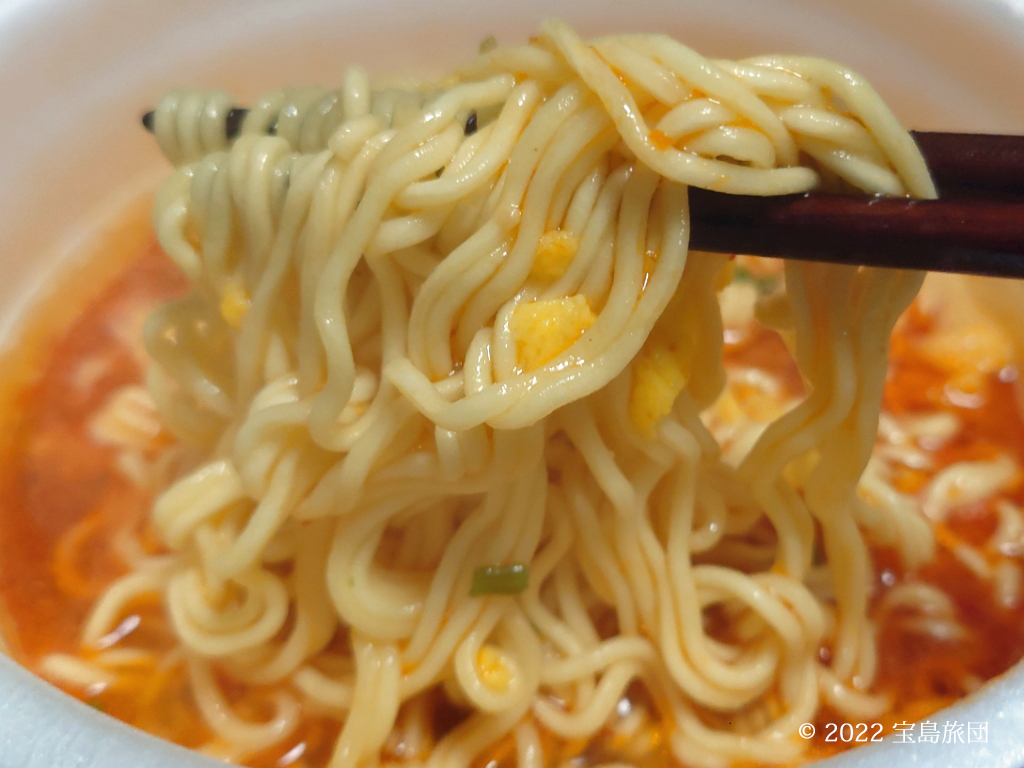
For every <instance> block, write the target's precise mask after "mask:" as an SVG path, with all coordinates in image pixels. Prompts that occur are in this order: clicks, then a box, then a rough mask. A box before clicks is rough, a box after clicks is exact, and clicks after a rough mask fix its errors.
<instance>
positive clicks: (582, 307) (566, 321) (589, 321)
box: [509, 295, 597, 371]
mask: <svg viewBox="0 0 1024 768" xmlns="http://www.w3.org/2000/svg"><path fill="white" fill-rule="evenodd" d="M596 319H597V316H596V315H595V314H594V312H593V310H591V309H590V304H588V303H587V299H586V297H585V296H581V295H576V296H569V297H567V298H563V299H546V300H544V301H531V302H527V303H525V304H521V305H519V306H518V307H516V309H515V311H514V312H513V313H512V318H511V321H510V323H509V329H510V330H511V332H512V338H513V339H514V340H515V343H516V359H517V360H518V362H519V364H520V365H521V366H522V368H523V370H524V371H532V370H534V369H536V368H540V367H541V366H542V365H544V364H545V363H547V362H549V361H551V360H554V359H555V358H556V357H558V356H559V355H560V354H562V353H563V352H564V351H565V350H567V349H568V348H569V347H570V346H572V344H573V342H575V341H576V340H577V339H578V338H579V337H580V336H582V335H583V333H584V332H585V331H586V330H587V328H589V327H590V326H591V325H593V324H594V321H595V320H596Z"/></svg>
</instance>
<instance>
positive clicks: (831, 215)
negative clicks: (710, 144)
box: [690, 188, 1024, 277]
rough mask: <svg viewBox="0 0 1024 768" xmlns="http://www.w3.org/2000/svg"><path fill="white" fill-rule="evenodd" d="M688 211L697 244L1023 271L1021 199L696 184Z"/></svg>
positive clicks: (936, 267)
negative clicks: (766, 191)
mask: <svg viewBox="0 0 1024 768" xmlns="http://www.w3.org/2000/svg"><path fill="white" fill-rule="evenodd" d="M690 218H691V221H692V222H693V225H692V226H693V232H692V234H691V236H690V246H691V247H692V248H695V249H697V250H705V251H717V252H719V253H749V254H756V255H758V256H779V257H783V258H789V259H803V260H808V261H827V262H833V263H840V264H859V265H865V266H875V267H895V268H900V269H924V270H931V271H933V272H959V273H963V274H973V275H990V276H994V277H1024V203H1007V202H1001V201H993V200H974V199H951V200H912V199H906V198H891V197H890V198H883V197H876V198H862V197H853V196H847V195H830V194H821V193H813V194H806V195H787V196H783V197H745V196H740V195H723V194H720V193H717V192H708V191H707V190H703V189H693V188H691V189H690Z"/></svg>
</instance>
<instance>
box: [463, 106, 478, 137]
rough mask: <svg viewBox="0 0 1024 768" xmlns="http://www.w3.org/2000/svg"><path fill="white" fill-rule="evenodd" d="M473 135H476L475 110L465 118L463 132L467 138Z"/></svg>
mask: <svg viewBox="0 0 1024 768" xmlns="http://www.w3.org/2000/svg"><path fill="white" fill-rule="evenodd" d="M474 133H476V110H475V109H474V110H473V111H472V112H470V113H469V117H467V118H466V130H465V134H466V135H467V136H472V135H473V134H474Z"/></svg>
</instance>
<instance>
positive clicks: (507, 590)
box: [469, 563, 530, 597]
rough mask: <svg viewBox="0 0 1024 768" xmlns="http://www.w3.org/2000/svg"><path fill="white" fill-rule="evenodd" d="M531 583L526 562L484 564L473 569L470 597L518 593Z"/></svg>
mask: <svg viewBox="0 0 1024 768" xmlns="http://www.w3.org/2000/svg"><path fill="white" fill-rule="evenodd" d="M529 584H530V568H529V566H527V565H525V564H524V563H513V564H512V565H482V566H480V567H479V568H476V569H474V570H473V586H472V587H470V589H469V596H470V597H483V596H485V595H518V594H519V593H520V592H523V591H525V590H526V588H527V587H528V586H529Z"/></svg>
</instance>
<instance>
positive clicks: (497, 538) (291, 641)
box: [84, 22, 934, 768]
mask: <svg viewBox="0 0 1024 768" xmlns="http://www.w3.org/2000/svg"><path fill="white" fill-rule="evenodd" d="M232 104H233V102H232V100H231V99H230V97H229V96H228V95H226V94H223V93H216V92H215V93H191V92H189V93H186V92H181V93H176V94H172V95H171V96H169V97H167V98H166V99H165V100H164V101H163V102H161V103H160V105H159V107H158V109H157V111H156V115H155V126H154V127H155V132H156V135H157V139H158V140H159V143H160V146H161V147H162V148H163V150H164V152H165V154H166V155H167V157H168V158H169V159H170V160H171V162H172V163H174V165H175V166H176V170H175V172H174V174H173V176H172V177H171V178H170V179H169V180H168V181H167V182H166V183H165V184H164V186H163V187H162V190H161V192H160V193H159V196H158V201H157V205H156V212H155V224H156V229H157V234H158V237H159V240H160V243H161V244H162V246H163V248H164V249H165V250H166V252H167V254H168V255H169V256H170V257H171V258H172V259H173V260H174V262H175V263H176V264H177V265H178V266H179V267H180V269H181V270H182V272H184V274H185V275H186V276H187V278H188V279H189V281H190V283H191V291H190V294H189V295H188V296H187V298H184V299H182V300H179V301H175V302H172V303H169V304H167V305H165V306H163V307H161V308H160V309H159V310H157V311H156V313H155V314H154V315H153V316H152V317H151V319H150V321H149V323H148V325H147V329H146V344H147V347H148V350H149V351H150V353H151V355H152V358H153V360H154V365H152V367H151V370H150V371H149V378H148V388H149V391H150V393H151V395H152V397H153V399H154V401H155V403H156V405H157V409H158V412H159V415H160V418H161V420H162V421H163V423H164V424H165V425H166V427H167V428H168V429H169V430H170V431H171V432H173V434H174V435H175V436H177V437H178V438H179V439H180V441H181V444H182V446H184V449H183V450H184V451H185V456H186V457H187V458H186V459H185V460H184V464H185V466H186V468H185V469H184V470H182V471H181V472H180V473H179V476H178V477H177V478H176V479H175V480H174V481H173V482H171V483H170V484H169V485H168V486H167V487H166V489H165V490H164V491H163V492H162V494H161V495H160V496H159V497H158V499H157V501H156V503H155V505H154V507H153V509H152V519H151V522H152V526H153V529H154V530H155V531H156V533H157V534H158V536H159V537H160V539H161V540H162V542H163V545H164V546H165V547H166V550H167V553H165V554H161V555H159V556H153V557H149V558H146V559H143V560H141V561H140V562H139V564H138V566H137V569H136V570H135V571H134V572H133V573H131V574H129V575H128V576H126V577H124V578H122V579H120V580H119V581H117V582H115V583H114V584H113V586H111V587H110V588H109V589H108V590H107V591H106V592H105V593H104V595H103V596H102V597H101V599H100V600H99V601H98V603H97V605H96V607H95V609H94V611H93V613H92V615H91V617H90V619H89V620H88V622H87V625H86V628H85V631H84V633H85V642H86V643H89V642H94V641H96V640H97V639H98V638H101V637H102V636H104V635H105V634H106V633H108V632H110V631H111V630H112V629H113V628H114V627H115V626H116V625H117V623H118V621H119V620H120V618H121V617H123V616H124V615H125V611H126V610H127V606H128V605H129V604H130V603H131V602H132V601H133V600H135V599H137V598H139V597H140V596H141V595H143V594H144V593H149V594H156V595H159V596H161V598H162V600H163V601H164V604H165V606H166V610H167V613H168V616H169V621H170V626H171V628H172V630H173V637H174V641H175V647H173V648H170V649H169V650H168V651H167V652H168V653H174V654H179V656H180V657H183V658H184V659H185V660H186V666H187V669H188V675H189V685H190V687H191V691H192V694H193V696H194V697H195V700H196V702H197V704H198V706H199V709H200V711H201V712H202V714H203V717H204V718H205V719H206V720H207V721H208V724H209V726H210V728H211V729H212V730H213V732H214V733H215V734H216V735H217V737H218V740H219V742H218V743H219V744H220V753H221V754H222V755H224V756H227V757H230V758H233V759H238V760H244V759H246V758H247V756H251V755H253V754H255V753H257V752H259V751H260V750H265V749H267V748H269V747H272V746H273V745H275V744H281V743H284V742H285V741H286V740H287V739H288V737H289V735H290V734H292V733H294V732H295V730H296V728H299V727H301V723H302V722H303V719H304V718H305V717H306V716H307V714H308V713H310V712H312V713H316V715H317V716H318V717H328V718H330V719H332V720H333V721H334V722H337V723H338V724H339V729H340V730H339V731H338V733H339V735H338V737H337V741H336V744H335V746H334V748H333V758H332V760H331V765H332V766H334V767H335V768H340V767H341V766H363V765H374V764H379V763H381V762H384V763H401V762H412V763H423V764H427V765H431V766H442V765H443V766H468V765H484V764H485V763H492V764H495V765H513V764H518V765H520V766H541V765H558V764H562V763H564V762H565V761H567V760H569V759H570V758H572V757H574V756H577V755H580V754H583V755H585V756H586V757H587V760H588V762H589V764H594V763H601V762H607V761H611V760H617V761H637V762H642V763H644V764H647V765H651V764H652V762H651V761H652V760H655V761H658V760H661V761H669V762H673V761H675V762H679V763H682V764H684V765H687V766H720V765H728V764H730V763H732V762H735V761H743V760H757V761H763V762H769V763H771V762H786V761H792V760H795V759H798V758H799V756H800V754H801V752H802V749H803V747H801V740H800V739H799V737H798V735H797V729H798V726H799V725H800V724H801V723H803V722H804V721H813V720H814V718H815V715H816V713H817V712H818V711H819V709H820V708H821V707H823V706H827V707H830V708H831V709H832V710H833V711H836V712H838V713H839V715H840V716H841V717H845V718H847V719H849V720H851V721H865V720H871V719H873V718H876V717H878V716H879V715H880V714H881V713H883V712H884V711H886V707H887V705H888V702H887V700H886V698H885V697H884V696H879V695H875V694H872V693H871V688H872V685H873V682H874V677H875V668H876V638H875V631H874V628H873V625H872V622H871V621H870V620H869V618H868V615H867V605H868V596H869V589H870V584H871V579H872V577H873V576H872V566H871V560H870V558H869V551H868V542H869V541H870V542H872V543H881V544H885V545H887V546H890V547H892V548H894V549H895V550H896V551H898V552H899V553H900V556H901V557H902V558H903V560H904V562H905V563H908V564H910V565H914V564H918V563H920V562H922V561H923V560H925V559H926V558H928V557H929V556H930V554H931V552H932V549H933V543H932V534H931V532H930V530H929V528H928V526H927V525H926V524H925V523H924V521H923V520H922V519H920V517H919V516H918V515H917V514H916V513H914V512H913V510H912V509H909V508H908V507H907V506H901V505H898V504H886V503H883V502H884V494H876V496H878V497H879V498H882V499H883V501H879V502H877V503H873V502H869V501H867V500H866V497H863V496H864V495H863V494H858V483H859V482H860V478H861V474H862V472H863V471H864V469H865V466H866V464H867V462H868V459H869V457H870V454H871V450H872V445H873V443H874V440H875V435H876V430H877V425H878V418H879V411H880V402H881V396H882V387H883V379H884V376H885V372H886V355H887V348H888V338H889V335H890V333H891V331H892V328H893V325H894V323H895V321H896V319H897V317H898V316H899V315H900V313H901V312H902V311H903V310H904V309H905V308H906V307H907V306H908V304H909V303H910V301H911V300H912V298H913V297H914V295H915V293H916V291H917V289H918V287H919V285H920V282H921V275H920V274H917V273H908V272H898V271H888V270H879V269H865V268H860V269H858V268H855V267H846V266H833V265H819V264H809V263H795V262H794V263H787V264H786V265H785V275H784V278H785V279H784V290H783V289H781V288H780V289H779V290H777V291H776V292H774V293H772V294H770V295H767V296H765V297H764V298H762V299H761V300H760V302H759V304H758V308H757V311H758V313H759V317H762V318H763V319H764V320H765V322H768V323H770V324H771V325H772V326H774V327H776V328H778V329H780V330H781V332H782V335H783V338H784V339H785V340H786V343H787V345H788V346H789V348H790V350H791V352H792V355H793V358H794V359H795V361H796V363H797V365H798V367H799V371H800V374H801V376H802V379H803V383H804V387H805V392H806V393H807V394H806V396H805V397H803V398H802V399H798V400H797V401H794V402H793V403H791V404H788V405H787V407H785V408H779V409H776V410H775V411H774V412H772V413H770V414H768V415H766V416H765V418H764V419H762V420H761V421H756V422H755V423H754V424H753V427H752V434H751V435H749V436H748V437H749V439H748V440H747V441H746V443H745V446H744V447H743V449H742V450H733V451H724V450H723V445H721V444H720V442H719V441H718V440H716V438H715V436H714V435H713V433H712V431H711V430H710V429H709V427H708V426H707V419H708V417H707V413H706V411H707V409H708V407H709V406H711V405H712V404H713V403H714V402H715V401H716V399H717V398H718V397H719V395H720V394H721V393H722V392H723V388H724V386H725V381H726V377H725V373H724V368H723V322H722V316H721V311H720V304H719V298H718V295H717V294H718V292H719V291H721V290H722V289H723V288H724V287H725V286H726V285H728V284H729V282H730V280H731V279H732V273H733V262H732V261H731V260H730V258H729V257H728V256H725V255H719V254H709V253H696V252H689V251H688V248H687V240H688V235H689V227H690V225H689V217H688V209H687V188H688V187H689V186H695V187H700V188H705V189H711V190H715V191H718V192H724V193H735V194H745V195H780V194H785V193H793V192H801V191H804V190H809V189H812V188H816V187H820V186H821V185H823V184H827V185H840V186H842V187H844V188H851V187H853V188H857V189H859V190H862V191H863V192H864V193H870V194H885V195H911V196H915V197H925V198H927V197H933V196H934V188H933V186H932V183H931V181H930V179H929V175H928V172H927V169H926V167H925V165H924V163H923V161H922V159H921V157H920V155H919V154H918V152H917V149H916V147H915V145H914V143H913V141H912V140H911V139H910V137H909V136H908V134H907V133H906V132H905V131H904V130H903V129H902V128H901V127H900V125H899V124H898V123H897V121H896V120H895V118H894V117H893V115H892V114H891V113H890V112H889V110H888V109H887V108H886V107H885V106H884V105H883V104H882V102H881V101H880V99H879V97H878V96H877V94H876V93H875V91H874V90H872V88H871V87H870V86H869V85H868V84H866V83H865V82H864V81H863V80H861V79H860V78H859V77H858V76H857V75H856V74H854V73H852V72H850V71H849V70H847V69H845V68H842V67H839V66H837V65H835V64H832V63H829V62H826V61H821V60H818V59H812V58H802V57H764V58H755V59H747V60H743V61H711V60H709V59H706V58H704V57H702V56H700V55H698V54H697V53H695V52H693V51H691V50H690V49H688V48H686V47H684V46H683V45H681V44H679V43H677V42H675V41H673V40H671V39H668V38H665V37H661V36H649V35H623V36H614V37H606V38H601V39H598V40H594V41H593V42H589V43H585V42H582V41H581V40H580V39H579V38H578V37H577V36H576V35H575V34H574V33H573V32H572V31H571V30H570V29H569V28H568V27H566V26H565V25H564V24H561V23H557V22H548V23H545V24H544V25H543V26H542V27H541V30H540V34H539V37H537V38H535V39H533V40H532V41H531V42H530V43H529V44H528V45H525V46H520V47H492V46H488V45H485V46H484V47H483V50H482V52H481V54H480V55H479V56H477V57H476V58H475V59H473V60H472V61H470V62H469V63H467V64H465V65H464V66H462V67H460V68H459V69H457V70H455V72H454V73H453V74H452V75H450V76H449V77H447V78H446V79H444V80H441V81H439V82H435V83H429V84H423V85H422V86H416V87H411V88H409V89H406V90H396V89H391V90H371V88H370V86H369V82H368V78H367V75H366V74H365V73H364V72H363V71H362V70H360V69H357V68H354V69H351V70H349V71H348V72H347V73H346V74H345V77H344V83H343V86H342V87H341V88H340V89H338V90H336V91H329V90H325V89H321V88H300V89H296V90H285V91H279V92H275V93H272V94H269V95H267V96H265V97H263V98H262V99H260V100H259V101H258V102H257V103H256V104H254V105H253V108H252V109H251V110H250V111H249V113H248V115H247V116H246V117H245V120H244V124H243V125H242V128H241V131H240V133H239V135H238V136H237V137H229V136H228V135H227V130H226V128H225V124H226V117H225V115H226V113H227V111H228V109H229V107H231V106H232ZM823 648H827V649H828V653H820V650H821V649H823ZM271 685H272V686H273V688H272V690H273V691H274V695H273V697H272V699H271V700H272V702H273V706H272V707H269V708H265V710H264V711H263V714H262V717H263V719H262V720H259V719H253V715H252V713H251V712H250V713H249V715H247V716H243V715H242V714H239V712H237V711H236V710H234V709H232V706H231V701H232V700H234V699H237V695H238V692H239V691H244V690H247V689H250V688H251V689H259V690H267V688H266V687H267V686H271ZM229 693H230V695H229ZM232 697H234V699H232ZM624 702H625V704H626V705H627V706H626V707H625V708H626V711H625V712H624V711H623V707H624ZM627 715H628V716H627ZM613 721H614V722H615V723H617V724H618V725H617V726H616V728H615V729H613V730H612V731H610V730H609V723H612V722H613ZM214 751H216V750H214ZM655 764H657V763H655Z"/></svg>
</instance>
